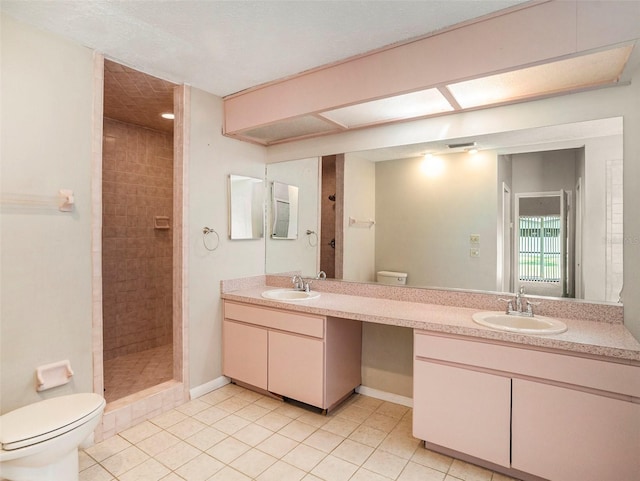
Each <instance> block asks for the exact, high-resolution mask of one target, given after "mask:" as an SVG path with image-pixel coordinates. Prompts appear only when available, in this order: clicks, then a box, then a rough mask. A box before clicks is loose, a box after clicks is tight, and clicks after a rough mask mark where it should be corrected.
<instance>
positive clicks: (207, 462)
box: [175, 453, 224, 481]
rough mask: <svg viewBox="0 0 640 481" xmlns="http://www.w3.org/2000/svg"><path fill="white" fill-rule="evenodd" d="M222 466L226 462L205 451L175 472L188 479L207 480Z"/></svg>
mask: <svg viewBox="0 0 640 481" xmlns="http://www.w3.org/2000/svg"><path fill="white" fill-rule="evenodd" d="M222 468H224V464H222V463H221V462H220V461H218V460H217V459H214V458H212V457H211V456H209V455H208V454H204V453H203V454H200V455H199V456H198V457H197V458H194V459H192V460H191V461H189V462H188V463H186V464H183V465H182V466H180V467H179V468H178V469H176V471H175V472H176V474H178V475H179V476H180V477H182V478H184V479H185V480H186V481H205V480H207V479H209V478H210V477H211V476H213V475H214V474H215V473H217V472H218V471H220V470H221V469H222Z"/></svg>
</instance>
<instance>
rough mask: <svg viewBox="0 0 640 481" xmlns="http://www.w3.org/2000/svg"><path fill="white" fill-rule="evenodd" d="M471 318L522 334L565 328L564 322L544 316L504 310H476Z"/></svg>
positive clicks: (543, 332) (496, 327)
mask: <svg viewBox="0 0 640 481" xmlns="http://www.w3.org/2000/svg"><path fill="white" fill-rule="evenodd" d="M471 318H472V319H473V321H474V322H475V323H477V324H480V325H482V326H486V327H490V328H492V329H498V330H500V331H508V332H520V333H523V334H560V333H561V332H564V331H566V330H567V325H566V324H565V323H564V322H562V321H558V320H557V319H552V318H551V317H544V316H534V317H527V316H514V315H507V314H505V313H504V312H476V313H475V314H473V316H471Z"/></svg>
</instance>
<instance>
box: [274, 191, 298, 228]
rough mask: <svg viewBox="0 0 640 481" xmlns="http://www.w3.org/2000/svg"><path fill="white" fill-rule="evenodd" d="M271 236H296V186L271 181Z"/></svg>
mask: <svg viewBox="0 0 640 481" xmlns="http://www.w3.org/2000/svg"><path fill="white" fill-rule="evenodd" d="M271 221H272V222H271V226H272V228H271V238H272V239H297V238H298V187H296V186H295V185H289V184H285V183H283V182H275V181H274V182H273V184H272V189H271Z"/></svg>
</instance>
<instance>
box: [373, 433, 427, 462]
mask: <svg viewBox="0 0 640 481" xmlns="http://www.w3.org/2000/svg"><path fill="white" fill-rule="evenodd" d="M419 445H420V440H418V439H415V438H413V437H411V438H407V437H404V436H392V435H389V436H387V437H386V438H385V439H384V441H382V443H380V446H378V449H380V450H382V451H386V452H388V453H391V454H395V455H396V456H399V457H401V458H404V459H411V457H412V456H413V455H414V453H415V452H416V450H417V449H418V446H419Z"/></svg>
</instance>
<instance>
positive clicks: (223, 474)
mask: <svg viewBox="0 0 640 481" xmlns="http://www.w3.org/2000/svg"><path fill="white" fill-rule="evenodd" d="M207 481H251V478H250V477H249V476H245V475H244V474H242V473H241V472H239V471H236V470H235V469H233V468H230V467H229V466H225V467H224V468H222V469H221V470H220V471H218V472H217V473H216V474H214V475H213V476H212V477H210V478H209V479H207Z"/></svg>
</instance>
